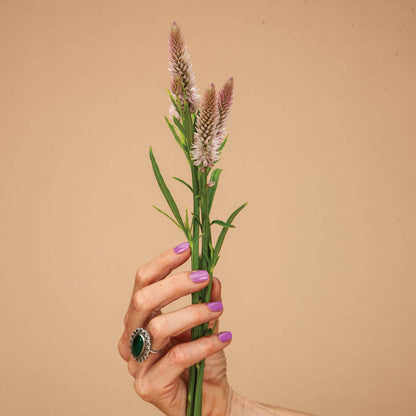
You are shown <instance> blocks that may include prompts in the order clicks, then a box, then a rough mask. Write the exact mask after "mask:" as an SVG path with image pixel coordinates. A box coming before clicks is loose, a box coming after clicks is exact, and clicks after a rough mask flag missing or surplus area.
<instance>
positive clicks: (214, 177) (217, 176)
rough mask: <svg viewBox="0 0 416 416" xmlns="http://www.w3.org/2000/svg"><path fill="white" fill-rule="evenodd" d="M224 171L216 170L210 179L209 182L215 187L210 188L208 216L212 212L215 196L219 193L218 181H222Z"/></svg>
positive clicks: (208, 193)
mask: <svg viewBox="0 0 416 416" xmlns="http://www.w3.org/2000/svg"><path fill="white" fill-rule="evenodd" d="M221 172H222V169H214V170H213V171H212V173H211V176H210V178H209V182H214V185H213V186H211V187H209V188H208V192H207V196H208V214H209V213H210V212H211V208H212V203H213V201H214V195H215V192H216V191H217V185H218V181H219V179H220V175H221Z"/></svg>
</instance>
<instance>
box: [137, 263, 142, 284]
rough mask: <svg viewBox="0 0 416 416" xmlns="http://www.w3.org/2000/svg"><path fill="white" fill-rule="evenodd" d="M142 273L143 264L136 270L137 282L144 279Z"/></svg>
mask: <svg viewBox="0 0 416 416" xmlns="http://www.w3.org/2000/svg"><path fill="white" fill-rule="evenodd" d="M142 274H143V268H142V266H140V267H139V268H138V269H137V271H136V278H135V280H136V283H139V282H140V280H141V279H142Z"/></svg>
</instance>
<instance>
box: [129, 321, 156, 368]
mask: <svg viewBox="0 0 416 416" xmlns="http://www.w3.org/2000/svg"><path fill="white" fill-rule="evenodd" d="M151 347H152V340H151V338H150V335H149V333H148V332H147V331H146V330H145V329H143V328H136V329H135V330H134V331H133V332H132V334H131V337H130V351H131V355H132V356H133V358H134V359H135V360H136V361H139V362H143V361H144V360H146V359H147V357H149V354H150V353H152V354H157V353H158V352H161V351H162V350H158V351H153V350H152V348H151Z"/></svg>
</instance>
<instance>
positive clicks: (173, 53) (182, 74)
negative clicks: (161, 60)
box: [169, 22, 199, 118]
mask: <svg viewBox="0 0 416 416" xmlns="http://www.w3.org/2000/svg"><path fill="white" fill-rule="evenodd" d="M169 71H170V73H171V74H172V82H171V85H170V91H171V93H172V94H173V95H174V96H175V98H179V100H180V102H181V105H182V107H183V105H184V103H185V102H187V103H188V106H189V110H190V112H191V113H195V112H196V111H197V109H198V104H199V93H198V89H197V87H196V85H195V76H194V73H193V71H192V62H191V58H190V56H189V52H188V48H187V47H186V45H185V42H184V40H183V37H182V34H181V31H180V29H179V27H178V25H177V24H176V23H175V22H174V23H173V25H172V28H171V30H170V36H169ZM170 114H171V115H175V116H176V117H178V118H179V114H177V112H176V110H175V107H174V106H173V105H172V106H171V109H170Z"/></svg>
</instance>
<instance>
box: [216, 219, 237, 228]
mask: <svg viewBox="0 0 416 416" xmlns="http://www.w3.org/2000/svg"><path fill="white" fill-rule="evenodd" d="M212 224H218V225H221V227H225V228H235V225H231V224H227V223H226V222H224V221H221V220H215V221H212V222H211V225H212Z"/></svg>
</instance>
